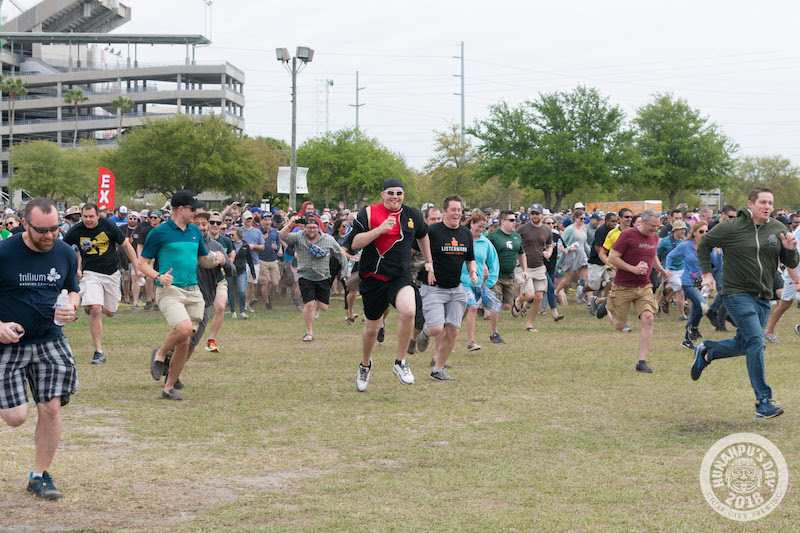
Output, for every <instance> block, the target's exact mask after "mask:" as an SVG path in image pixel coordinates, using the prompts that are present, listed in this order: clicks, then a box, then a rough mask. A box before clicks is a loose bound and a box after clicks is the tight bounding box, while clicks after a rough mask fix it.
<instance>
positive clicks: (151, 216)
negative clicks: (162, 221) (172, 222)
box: [149, 215, 161, 218]
mask: <svg viewBox="0 0 800 533" xmlns="http://www.w3.org/2000/svg"><path fill="white" fill-rule="evenodd" d="M149 218H161V217H160V216H158V215H150V217H149Z"/></svg>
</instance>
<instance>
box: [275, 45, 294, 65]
mask: <svg viewBox="0 0 800 533" xmlns="http://www.w3.org/2000/svg"><path fill="white" fill-rule="evenodd" d="M275 56H276V58H277V59H278V61H280V62H282V63H288V62H289V60H290V59H292V58H291V57H290V56H289V49H288V48H276V49H275Z"/></svg>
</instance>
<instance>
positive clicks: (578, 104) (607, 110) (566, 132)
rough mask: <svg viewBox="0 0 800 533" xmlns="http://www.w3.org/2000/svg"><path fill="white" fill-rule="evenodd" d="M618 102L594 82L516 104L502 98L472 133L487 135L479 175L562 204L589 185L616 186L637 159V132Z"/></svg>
mask: <svg viewBox="0 0 800 533" xmlns="http://www.w3.org/2000/svg"><path fill="white" fill-rule="evenodd" d="M624 119H625V115H624V113H623V112H622V110H621V109H620V108H619V106H613V105H611V104H609V102H608V99H607V98H604V97H603V96H601V95H600V93H599V92H598V91H597V90H596V89H593V88H587V87H583V86H579V87H577V88H576V89H575V90H573V91H572V92H556V93H549V94H540V95H539V98H538V99H537V100H535V101H530V100H529V101H526V102H524V103H523V104H521V105H520V106H518V107H516V108H510V107H509V106H508V104H507V103H505V102H501V103H499V104H497V105H494V106H491V107H490V116H489V118H488V119H486V120H482V121H478V122H477V123H476V125H475V127H473V128H472V129H471V130H470V133H472V134H473V135H475V136H476V137H478V138H479V139H481V140H482V141H483V145H482V146H480V147H479V149H478V151H479V153H480V154H481V155H483V156H484V160H483V163H482V167H481V172H480V175H481V176H482V178H483V179H484V180H485V179H488V178H490V177H492V176H495V175H496V176H498V177H499V178H500V180H501V181H502V182H503V183H504V184H505V185H507V186H508V185H511V184H512V183H514V182H515V181H518V182H519V184H520V185H521V186H523V187H528V188H532V189H540V190H541V191H542V192H543V193H544V203H545V206H547V207H548V208H550V209H559V208H560V206H561V202H562V200H563V199H564V197H565V196H567V195H568V194H569V193H570V192H572V191H573V190H575V189H578V188H581V187H585V186H588V185H596V186H601V187H603V188H613V187H615V186H617V185H619V183H620V182H621V181H625V180H628V179H630V175H631V174H632V172H633V168H634V166H635V162H636V152H635V150H634V149H633V146H632V137H633V133H632V132H631V131H629V130H627V129H626V128H625V127H624Z"/></svg>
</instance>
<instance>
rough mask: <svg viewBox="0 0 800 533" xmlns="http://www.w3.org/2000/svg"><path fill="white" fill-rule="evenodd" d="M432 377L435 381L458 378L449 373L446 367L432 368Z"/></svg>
mask: <svg viewBox="0 0 800 533" xmlns="http://www.w3.org/2000/svg"><path fill="white" fill-rule="evenodd" d="M431 379H432V380H434V381H455V380H456V378H454V377H452V376H451V375H450V374H448V373H447V372H446V371H445V369H444V368H443V369H441V370H431Z"/></svg>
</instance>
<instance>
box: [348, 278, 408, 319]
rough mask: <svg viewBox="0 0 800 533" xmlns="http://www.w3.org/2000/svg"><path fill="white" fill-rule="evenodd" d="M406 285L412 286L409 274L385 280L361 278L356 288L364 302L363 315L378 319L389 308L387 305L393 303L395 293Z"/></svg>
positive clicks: (395, 296)
mask: <svg viewBox="0 0 800 533" xmlns="http://www.w3.org/2000/svg"><path fill="white" fill-rule="evenodd" d="M406 286H409V287H413V286H414V282H413V281H412V280H411V274H408V275H407V276H402V277H399V278H394V279H390V280H387V281H381V280H379V279H375V278H372V277H369V278H362V279H361V285H360V286H359V289H358V290H359V292H360V293H361V301H362V302H363V304H364V316H365V317H367V319H368V320H378V319H379V318H381V317H383V313H384V312H385V311H386V309H388V308H389V305H395V299H396V298H397V293H399V292H400V291H401V290H402V288H403V287H406Z"/></svg>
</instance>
